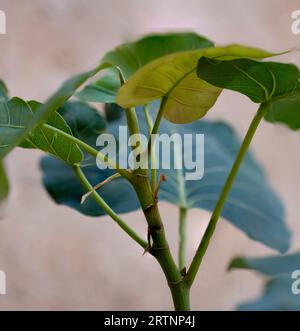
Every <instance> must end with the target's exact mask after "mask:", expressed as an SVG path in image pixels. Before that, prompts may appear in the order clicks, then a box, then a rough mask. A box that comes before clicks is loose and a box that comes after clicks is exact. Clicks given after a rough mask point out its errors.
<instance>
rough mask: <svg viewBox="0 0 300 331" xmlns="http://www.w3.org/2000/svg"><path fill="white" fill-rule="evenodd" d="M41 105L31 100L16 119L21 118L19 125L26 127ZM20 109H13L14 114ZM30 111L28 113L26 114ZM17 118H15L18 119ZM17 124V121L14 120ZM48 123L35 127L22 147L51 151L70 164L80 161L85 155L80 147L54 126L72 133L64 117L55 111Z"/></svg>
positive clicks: (50, 152)
mask: <svg viewBox="0 0 300 331" xmlns="http://www.w3.org/2000/svg"><path fill="white" fill-rule="evenodd" d="M40 106H41V104H40V103H39V102H36V101H29V102H28V103H27V107H26V108H23V110H22V114H19V115H18V117H17V118H16V119H18V120H19V119H20V122H19V125H20V126H22V127H26V125H27V123H28V122H29V121H30V120H31V118H32V117H33V116H34V113H35V112H36V110H37V109H38V108H39V107H40ZM17 111H20V109H19V110H18V109H12V113H14V115H17V114H15V113H16V112H17ZM25 112H28V115H25ZM16 119H15V120H16ZM14 123H15V126H16V125H17V122H14ZM46 124H47V125H44V124H41V125H39V126H37V127H36V128H35V129H33V130H32V131H31V132H30V134H29V135H28V136H27V137H26V139H25V140H24V141H22V142H21V144H20V147H24V148H38V149H40V150H42V151H44V152H46V153H49V154H51V155H53V156H55V157H57V158H59V159H61V160H63V161H65V162H67V163H69V164H77V163H80V162H81V161H82V159H83V155H82V152H81V150H80V149H79V147H78V146H77V145H76V144H75V143H74V142H73V141H71V140H70V139H68V138H66V137H64V136H62V135H58V134H57V132H55V131H53V129H52V128H56V129H59V130H61V131H63V132H66V133H68V134H69V135H72V131H71V129H70V128H69V126H68V125H67V123H66V122H65V120H64V119H63V117H62V116H61V115H60V114H58V113H57V112H54V113H53V114H52V115H51V116H49V117H48V119H47V122H46Z"/></svg>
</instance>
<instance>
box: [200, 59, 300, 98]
mask: <svg viewBox="0 0 300 331" xmlns="http://www.w3.org/2000/svg"><path fill="white" fill-rule="evenodd" d="M197 73H198V75H199V77H200V78H201V79H204V80H205V81H207V82H208V83H210V84H213V85H215V86H217V87H221V88H226V89H229V90H233V91H237V92H240V93H242V94H245V95H246V96H248V97H249V98H250V99H251V100H252V101H253V102H257V103H263V102H267V101H269V100H271V99H272V98H274V97H278V96H282V95H285V94H287V93H292V92H294V91H295V89H296V88H297V86H298V79H299V78H300V73H299V70H298V68H297V67H296V66H295V65H293V64H284V63H277V62H257V61H253V60H250V59H237V60H231V61H221V60H216V59H210V58H208V57H202V58H201V59H200V60H199V63H198V69H197Z"/></svg>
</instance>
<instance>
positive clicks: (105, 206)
mask: <svg viewBox="0 0 300 331" xmlns="http://www.w3.org/2000/svg"><path fill="white" fill-rule="evenodd" d="M73 169H74V171H75V173H76V175H77V177H78V179H79V180H80V182H81V183H82V185H83V186H84V187H85V189H86V190H87V191H92V193H91V194H92V196H93V198H94V199H95V201H96V202H97V204H98V205H99V206H100V207H101V208H102V209H103V210H104V211H105V212H106V214H107V215H109V216H110V217H111V218H112V219H113V220H114V221H115V222H116V223H117V224H118V225H119V226H120V228H121V229H123V230H124V231H125V232H126V233H127V234H128V235H129V237H131V238H132V239H133V240H134V241H136V242H137V243H138V244H139V245H140V246H142V248H144V249H146V247H147V242H146V241H145V240H143V239H142V238H141V237H140V236H139V235H138V234H137V233H136V232H135V231H134V230H133V229H131V228H130V227H129V226H128V225H127V224H126V223H125V222H124V221H123V220H122V219H121V218H120V217H119V215H117V214H116V213H115V212H114V211H113V210H112V209H111V208H110V207H109V205H108V204H107V203H106V202H105V201H104V200H103V199H102V198H101V197H100V195H99V194H98V193H97V192H96V191H93V186H92V185H91V183H90V182H89V181H88V179H87V178H86V177H85V175H84V173H83V171H82V170H81V168H80V167H79V166H74V167H73Z"/></svg>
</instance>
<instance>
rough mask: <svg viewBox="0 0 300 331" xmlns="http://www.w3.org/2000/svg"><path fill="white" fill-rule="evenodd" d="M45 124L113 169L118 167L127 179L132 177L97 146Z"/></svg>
mask: <svg viewBox="0 0 300 331" xmlns="http://www.w3.org/2000/svg"><path fill="white" fill-rule="evenodd" d="M43 126H44V127H45V128H47V129H48V130H52V131H54V132H56V133H58V134H59V135H61V136H63V137H65V138H67V139H69V140H70V141H73V142H74V143H75V144H77V145H78V146H80V147H82V148H83V149H84V150H85V151H86V152H87V153H89V154H91V155H92V156H94V157H95V158H98V159H100V160H101V161H103V162H106V163H108V164H109V166H110V167H111V168H113V169H116V171H117V172H118V173H119V174H120V175H121V176H123V177H125V178H126V179H128V180H129V179H130V178H131V173H130V172H129V171H127V170H125V169H120V167H119V165H118V164H116V163H115V162H113V161H112V160H110V159H109V158H108V157H107V156H106V155H103V154H102V153H100V152H98V151H97V150H96V149H95V148H93V147H92V146H90V145H88V144H86V143H85V142H83V141H81V140H80V139H78V138H76V137H74V136H72V135H70V134H68V133H67V132H64V131H62V130H60V129H57V128H55V127H53V126H51V125H49V124H43Z"/></svg>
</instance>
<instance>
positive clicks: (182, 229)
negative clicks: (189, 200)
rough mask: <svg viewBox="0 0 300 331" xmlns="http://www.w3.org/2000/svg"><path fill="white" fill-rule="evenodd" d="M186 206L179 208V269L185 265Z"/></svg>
mask: <svg viewBox="0 0 300 331" xmlns="http://www.w3.org/2000/svg"><path fill="white" fill-rule="evenodd" d="M186 212H187V210H186V208H180V209H179V249H178V264H179V269H180V270H182V269H183V268H184V267H185V237H186Z"/></svg>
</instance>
